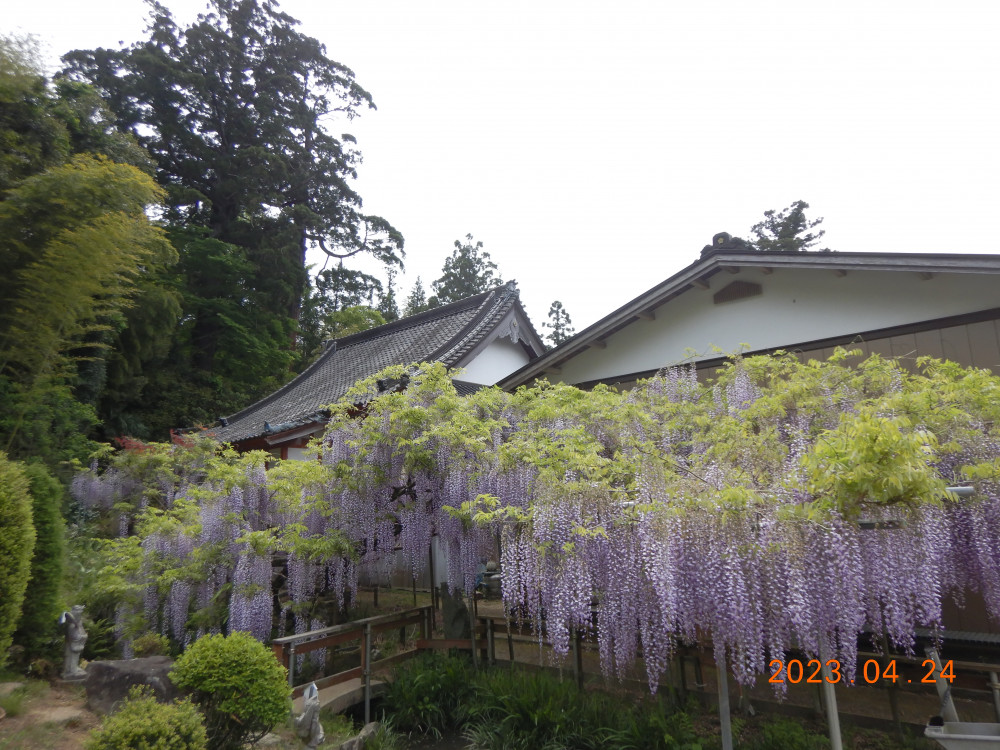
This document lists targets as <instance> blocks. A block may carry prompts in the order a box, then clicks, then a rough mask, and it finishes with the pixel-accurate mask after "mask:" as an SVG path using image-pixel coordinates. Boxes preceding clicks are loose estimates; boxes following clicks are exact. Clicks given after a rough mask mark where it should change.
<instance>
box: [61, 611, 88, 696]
mask: <svg viewBox="0 0 1000 750" xmlns="http://www.w3.org/2000/svg"><path fill="white" fill-rule="evenodd" d="M59 624H60V625H63V626H64V627H65V628H66V647H65V649H64V650H63V673H62V678H63V679H64V680H85V679H86V678H87V672H86V670H84V669H83V668H82V667H81V666H80V654H82V653H83V645H84V644H85V643H86V642H87V631H86V630H84V629H83V605H82V604H74V605H73V608H72V609H71V610H70V611H69V612H63V613H62V617H60V618H59Z"/></svg>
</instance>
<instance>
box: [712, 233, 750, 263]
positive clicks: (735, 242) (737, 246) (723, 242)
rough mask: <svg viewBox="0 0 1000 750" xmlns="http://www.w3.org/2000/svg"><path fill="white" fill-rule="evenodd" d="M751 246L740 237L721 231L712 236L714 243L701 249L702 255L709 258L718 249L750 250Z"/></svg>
mask: <svg viewBox="0 0 1000 750" xmlns="http://www.w3.org/2000/svg"><path fill="white" fill-rule="evenodd" d="M749 249H750V247H749V245H747V243H746V242H745V241H744V240H741V239H740V238H739V237H733V236H732V235H731V234H729V232H719V233H718V234H717V235H715V236H714V237H712V244H711V245H705V247H703V248H702V249H701V257H702V258H707V257H708V256H709V255H711V254H712V253H713V252H715V251H716V250H749Z"/></svg>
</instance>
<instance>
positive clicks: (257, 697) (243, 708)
mask: <svg viewBox="0 0 1000 750" xmlns="http://www.w3.org/2000/svg"><path fill="white" fill-rule="evenodd" d="M170 679H171V680H173V682H174V684H176V685H177V686H178V687H180V688H181V689H182V690H186V691H188V692H189V693H190V694H191V698H192V699H193V700H194V702H195V703H196V704H197V705H198V707H199V708H200V709H201V711H202V714H203V715H204V717H205V727H206V729H207V730H208V746H209V748H211V749H212V750H237V748H241V747H243V745H244V744H246V743H248V742H256V741H257V740H259V739H260V738H261V737H263V736H264V735H265V734H267V733H268V732H269V731H270V730H271V728H272V727H273V726H274V725H275V724H277V723H278V722H281V721H284V720H285V719H286V718H288V714H289V711H290V709H291V704H290V702H289V699H290V698H291V695H292V693H291V688H289V687H288V674H287V672H286V671H285V668H284V667H283V666H281V665H280V664H279V663H278V660H277V659H276V658H275V657H274V654H273V653H272V652H271V651H270V650H269V649H268V648H267V647H266V646H264V644H262V643H261V642H260V641H258V640H256V639H255V638H254V637H253V636H251V635H250V634H249V633H239V632H237V633H232V634H231V635H229V636H228V637H224V636H221V635H208V636H205V637H204V638H200V639H199V640H197V641H195V642H194V643H193V644H192V645H191V646H190V647H189V648H188V649H187V651H185V652H184V653H183V654H181V657H180V658H179V659H178V660H177V663H176V664H174V668H173V671H171V672H170Z"/></svg>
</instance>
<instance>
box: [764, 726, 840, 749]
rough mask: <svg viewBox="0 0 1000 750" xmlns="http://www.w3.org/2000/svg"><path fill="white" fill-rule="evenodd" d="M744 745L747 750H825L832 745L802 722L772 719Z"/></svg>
mask: <svg viewBox="0 0 1000 750" xmlns="http://www.w3.org/2000/svg"><path fill="white" fill-rule="evenodd" d="M744 746H745V747H746V748H747V750H825V749H826V748H828V747H830V741H829V740H828V739H827V738H826V737H824V736H823V735H821V734H816V733H815V732H810V731H809V730H808V729H806V728H805V727H804V726H803V725H802V723H801V722H796V721H792V720H791V719H772V720H770V721H767V722H766V723H764V724H763V725H762V726H761V728H760V733H759V734H758V735H757V736H756V737H754V738H753V739H751V740H750V741H749V742H747V743H746V744H745V745H744Z"/></svg>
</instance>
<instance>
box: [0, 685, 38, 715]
mask: <svg viewBox="0 0 1000 750" xmlns="http://www.w3.org/2000/svg"><path fill="white" fill-rule="evenodd" d="M44 685H45V683H43V682H40V681H38V680H31V681H29V682H28V683H27V684H26V685H23V686H21V687H19V688H17V689H16V690H12V691H10V692H9V693H7V695H0V708H2V709H3V710H4V711H5V712H6V713H7V716H20V715H21V714H23V713H24V712H25V710H26V709H27V707H28V703H29V702H30V701H31V700H32V699H34V698H36V697H37V696H38V695H39V693H41V692H42V691H43V690H44Z"/></svg>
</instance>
